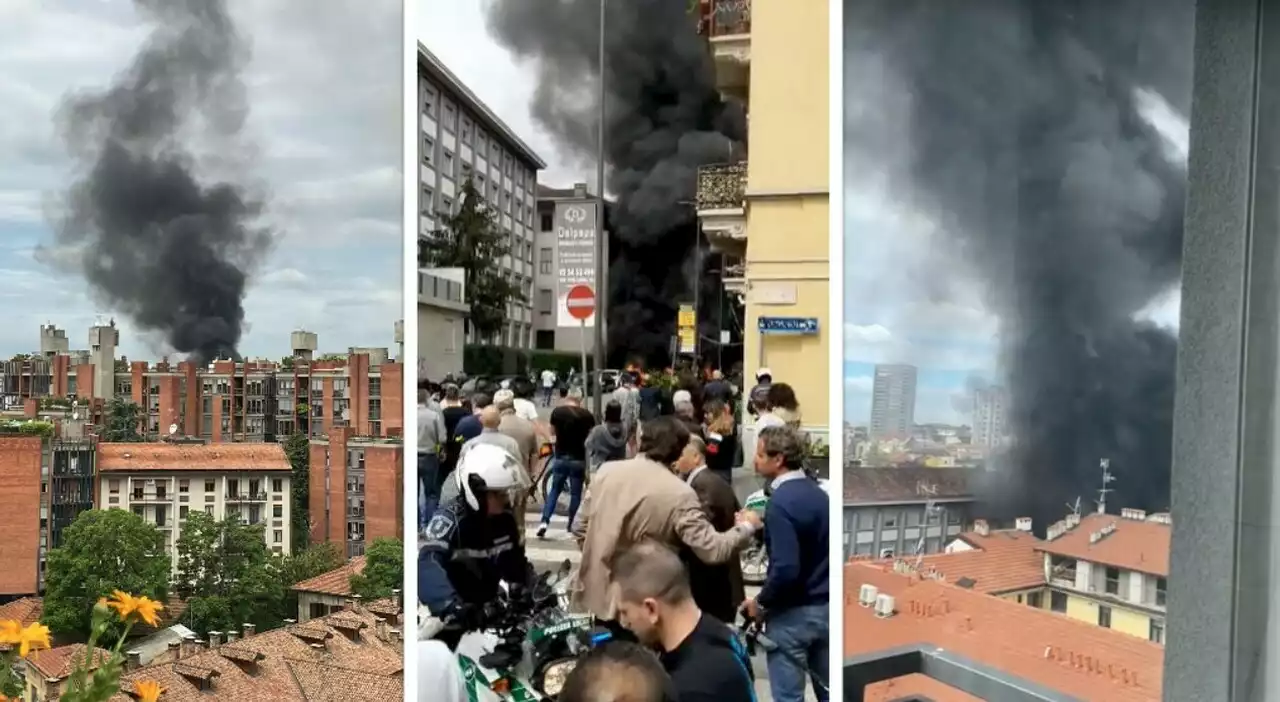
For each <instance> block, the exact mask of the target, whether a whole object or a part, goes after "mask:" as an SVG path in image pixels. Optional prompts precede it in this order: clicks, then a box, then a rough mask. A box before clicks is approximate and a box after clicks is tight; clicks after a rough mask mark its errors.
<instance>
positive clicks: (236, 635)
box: [227, 631, 240, 643]
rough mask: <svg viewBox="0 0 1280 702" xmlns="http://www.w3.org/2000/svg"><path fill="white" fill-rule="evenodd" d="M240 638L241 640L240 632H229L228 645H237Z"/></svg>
mask: <svg viewBox="0 0 1280 702" xmlns="http://www.w3.org/2000/svg"><path fill="white" fill-rule="evenodd" d="M239 638H240V632H238V631H228V632H227V643H235V642H236V640H237V639H239Z"/></svg>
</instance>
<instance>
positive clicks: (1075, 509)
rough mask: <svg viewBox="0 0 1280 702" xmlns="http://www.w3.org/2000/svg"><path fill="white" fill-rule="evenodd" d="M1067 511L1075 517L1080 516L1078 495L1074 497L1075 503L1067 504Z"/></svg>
mask: <svg viewBox="0 0 1280 702" xmlns="http://www.w3.org/2000/svg"><path fill="white" fill-rule="evenodd" d="M1067 509H1069V510H1071V514H1073V515H1074V516H1077V517H1079V516H1080V497H1079V496H1078V495H1077V496H1076V501H1075V503H1074V504H1073V503H1071V502H1068V503H1067Z"/></svg>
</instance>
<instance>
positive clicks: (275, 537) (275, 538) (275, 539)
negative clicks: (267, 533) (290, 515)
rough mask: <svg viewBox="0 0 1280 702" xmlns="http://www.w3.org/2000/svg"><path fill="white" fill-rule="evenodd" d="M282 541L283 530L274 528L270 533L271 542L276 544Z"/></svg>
mask: <svg viewBox="0 0 1280 702" xmlns="http://www.w3.org/2000/svg"><path fill="white" fill-rule="evenodd" d="M283 541H284V531H283V530H281V529H276V530H275V531H274V532H273V533H272V534H271V543H274V544H278V543H281V542H283Z"/></svg>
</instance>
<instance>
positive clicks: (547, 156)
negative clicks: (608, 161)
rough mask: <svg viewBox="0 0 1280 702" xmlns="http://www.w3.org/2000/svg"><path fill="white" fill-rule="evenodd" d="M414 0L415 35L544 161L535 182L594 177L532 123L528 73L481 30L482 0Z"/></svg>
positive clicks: (558, 183) (561, 184) (531, 77)
mask: <svg viewBox="0 0 1280 702" xmlns="http://www.w3.org/2000/svg"><path fill="white" fill-rule="evenodd" d="M418 2H419V3H420V8H421V9H419V10H418V18H417V23H418V27H417V32H418V40H419V41H421V42H422V43H423V45H424V46H426V47H427V49H428V50H430V51H431V53H433V54H435V55H436V56H437V57H438V58H439V59H440V60H441V61H443V62H444V65H446V66H448V67H449V70H450V71H453V74H454V75H456V76H458V78H459V79H460V80H461V81H462V82H463V83H465V84H466V85H467V87H469V88H471V91H472V92H473V93H475V94H476V95H477V96H478V97H479V98H480V99H481V100H483V101H484V103H485V104H486V105H488V106H489V109H490V110H493V113H494V114H496V115H498V117H499V118H501V119H502V121H503V122H506V123H507V126H509V127H511V130H512V131H514V132H515V133H516V134H517V135H519V137H520V138H521V139H523V140H524V142H525V143H526V144H528V145H529V146H530V147H532V148H533V150H534V151H535V152H537V154H538V155H539V156H541V157H542V160H543V161H546V162H547V168H546V170H544V171H542V172H541V173H539V174H538V182H539V183H542V184H543V185H549V186H551V187H556V188H563V187H569V186H571V185H573V183H575V182H583V181H589V182H595V165H594V164H575V163H572V162H570V161H569V160H568V159H566V158H565V157H563V156H561V155H560V154H559V153H557V150H556V149H555V148H553V147H552V143H551V138H550V137H549V136H547V134H546V132H544V131H543V130H541V129H540V128H538V127H537V126H535V125H534V122H533V118H532V117H530V115H529V100H530V98H531V96H532V95H533V87H534V72H533V70H532V69H530V68H527V67H526V66H524V65H522V64H520V63H518V62H517V61H516V60H515V59H514V58H513V57H512V56H511V55H510V54H508V53H507V50H506V49H504V48H502V46H501V45H499V44H498V43H497V42H495V41H494V40H493V39H492V38H490V37H489V33H488V32H487V31H485V13H484V6H485V5H487V4H488V2H487V0H468V1H467V2H439V1H438V0H430V2H422V0H418ZM427 5H430V9H429V10H428V9H426V6H427Z"/></svg>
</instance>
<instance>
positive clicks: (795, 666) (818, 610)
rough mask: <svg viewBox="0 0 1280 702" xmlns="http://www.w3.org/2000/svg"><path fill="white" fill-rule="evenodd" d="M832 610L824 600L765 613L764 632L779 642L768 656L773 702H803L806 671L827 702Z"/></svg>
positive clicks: (817, 694) (819, 700)
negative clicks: (830, 613)
mask: <svg viewBox="0 0 1280 702" xmlns="http://www.w3.org/2000/svg"><path fill="white" fill-rule="evenodd" d="M829 611H830V605H828V604H825V603H824V604H812V605H805V606H803V607H794V608H791V609H784V610H781V611H779V612H767V613H766V616H765V625H764V633H765V635H766V636H768V637H769V638H770V639H772V640H773V642H774V643H775V644H777V645H778V648H777V650H774V651H770V652H769V653H768V654H766V658H765V661H766V664H767V665H768V667H769V688H770V689H771V691H772V692H773V699H774V702H804V683H805V676H806V674H807V676H808V677H809V678H810V679H811V680H812V681H813V692H814V695H816V696H817V698H818V702H827V699H828V692H827V690H826V686H827V685H828V684H829V683H828V682H827V681H828V680H829V678H828V677H827V663H828V661H827V650H828V647H829V638H828V627H829V626H830V624H829V623H828V621H827V616H828V613H829Z"/></svg>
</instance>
